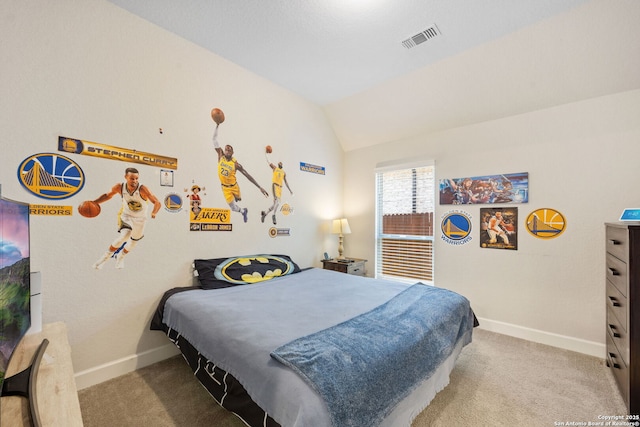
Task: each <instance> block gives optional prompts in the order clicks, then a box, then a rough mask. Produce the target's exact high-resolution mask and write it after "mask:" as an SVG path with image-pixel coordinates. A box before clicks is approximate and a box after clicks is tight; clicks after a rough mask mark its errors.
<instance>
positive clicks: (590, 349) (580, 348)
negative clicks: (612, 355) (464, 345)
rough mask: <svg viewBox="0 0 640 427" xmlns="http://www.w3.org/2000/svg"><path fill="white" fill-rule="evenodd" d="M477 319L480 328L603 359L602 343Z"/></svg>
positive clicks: (604, 350) (604, 352)
mask: <svg viewBox="0 0 640 427" xmlns="http://www.w3.org/2000/svg"><path fill="white" fill-rule="evenodd" d="M478 321H479V322H480V326H479V327H480V329H484V330H487V331H490V332H496V333H499V334H503V335H509V336H511V337H515V338H521V339H524V340H527V341H533V342H537V343H539V344H546V345H550V346H552V347H558V348H562V349H565V350H571V351H575V352H578V353H583V354H587V355H589V356H595V357H599V358H601V359H604V358H605V355H606V349H605V345H604V343H598V342H594V341H587V340H583V339H579V338H573V337H568V336H566V335H559V334H554V333H551V332H545V331H540V330H537V329H531V328H526V327H523V326H518V325H513V324H510V323H504V322H499V321H497V320H489V319H483V318H480V317H478Z"/></svg>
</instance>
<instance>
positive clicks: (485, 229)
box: [480, 208, 518, 250]
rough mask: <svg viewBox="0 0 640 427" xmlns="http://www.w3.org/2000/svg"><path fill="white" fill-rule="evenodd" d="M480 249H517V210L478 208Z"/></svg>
mask: <svg viewBox="0 0 640 427" xmlns="http://www.w3.org/2000/svg"><path fill="white" fill-rule="evenodd" d="M480 247H481V248H491V249H513V250H517V249H518V208H480Z"/></svg>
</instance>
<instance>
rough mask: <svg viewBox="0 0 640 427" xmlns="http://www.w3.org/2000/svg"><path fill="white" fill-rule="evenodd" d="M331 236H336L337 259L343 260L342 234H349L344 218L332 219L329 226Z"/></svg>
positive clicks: (347, 222)
mask: <svg viewBox="0 0 640 427" xmlns="http://www.w3.org/2000/svg"><path fill="white" fill-rule="evenodd" d="M331 234H338V235H339V236H338V239H339V240H338V242H339V243H338V259H344V256H343V255H342V253H343V252H344V245H343V239H344V236H343V235H344V234H351V228H349V221H347V219H346V218H341V219H334V220H333V224H332V225H331Z"/></svg>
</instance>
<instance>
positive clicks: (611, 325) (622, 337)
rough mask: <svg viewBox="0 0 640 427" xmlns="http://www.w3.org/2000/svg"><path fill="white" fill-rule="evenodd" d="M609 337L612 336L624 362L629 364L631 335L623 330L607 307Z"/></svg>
mask: <svg viewBox="0 0 640 427" xmlns="http://www.w3.org/2000/svg"><path fill="white" fill-rule="evenodd" d="M607 335H610V336H611V339H612V340H613V342H614V343H615V345H616V348H617V349H618V353H619V354H620V356H621V357H622V360H623V361H624V362H625V363H626V364H629V334H628V333H627V331H625V330H624V329H623V328H622V326H621V325H620V322H619V321H618V319H617V318H616V316H615V315H614V314H613V312H612V311H611V308H610V307H607Z"/></svg>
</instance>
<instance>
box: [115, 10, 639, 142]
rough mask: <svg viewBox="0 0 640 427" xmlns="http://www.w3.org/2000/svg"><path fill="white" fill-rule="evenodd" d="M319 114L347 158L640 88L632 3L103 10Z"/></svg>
mask: <svg viewBox="0 0 640 427" xmlns="http://www.w3.org/2000/svg"><path fill="white" fill-rule="evenodd" d="M109 1H110V2H112V3H114V4H116V5H118V6H120V7H122V8H124V9H126V10H128V11H130V12H131V13H134V14H136V15H138V16H140V17H142V18H144V19H146V20H148V21H150V22H151V23H154V24H156V25H158V26H160V27H163V28H165V29H166V30H168V31H170V32H173V33H175V34H176V35H178V36H180V37H183V38H185V39H187V40H190V41H192V42H194V43H196V44H198V45H200V46H202V47H204V48H206V49H208V50H210V51H211V52H214V53H216V54H217V55H219V56H221V57H224V58H226V59H228V60H230V61H232V62H234V63H236V64H238V65H240V66H242V67H243V68H246V69H248V70H250V71H252V72H254V73H255V74H257V75H260V76H262V77H264V78H266V79H268V80H270V81H272V82H274V83H276V84H278V85H280V86H282V87H285V88H287V89H289V90H291V91H293V92H295V93H297V94H299V95H301V96H302V97H304V98H306V99H308V100H309V101H311V102H313V103H316V104H318V105H319V106H321V107H322V108H323V109H324V110H325V112H326V114H327V117H328V119H329V121H330V123H331V125H332V126H333V128H334V130H335V132H336V135H337V137H338V139H339V140H340V142H341V144H342V146H343V148H344V149H345V150H347V151H348V150H353V149H357V148H361V147H366V146H370V145H375V144H379V143H384V142H388V141H394V140H398V139H402V138H407V137H410V136H413V135H417V134H422V133H428V132H435V131H439V130H443V129H447V128H451V127H457V126H464V125H468V124H472V123H477V122H481V121H487V120H493V119H497V118H501V117H505V116H509V115H513V114H519V113H524V112H527V111H532V110H536V109H541V108H547V107H551V106H555V105H560V104H564V103H568V102H575V101H580V100H584V99H588V98H592V97H596V96H602V95H606V94H611V93H616V92H621V91H626V90H632V89H638V88H640V29H639V27H640V26H638V25H637V23H638V22H640V1H637V0H516V1H513V0H483V1H468V0H305V1H291V0H234V1H222V0H213V1H212V0H183V1H179V2H177V1H175V0H154V1H152V2H150V1H148V0H109Z"/></svg>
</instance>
